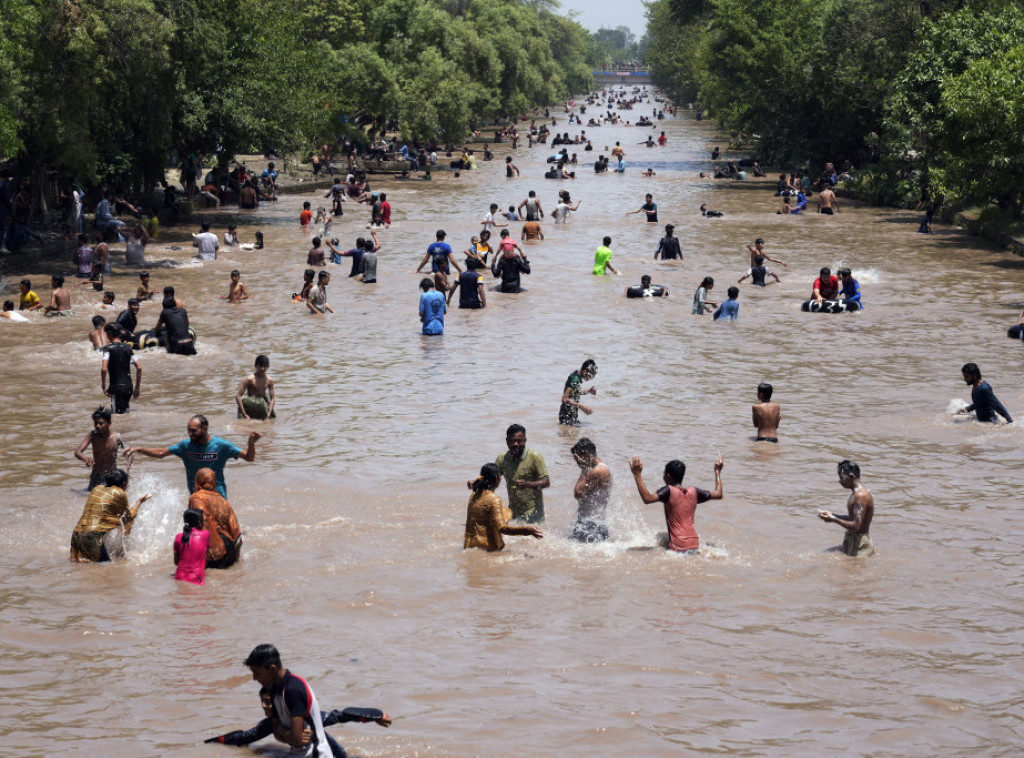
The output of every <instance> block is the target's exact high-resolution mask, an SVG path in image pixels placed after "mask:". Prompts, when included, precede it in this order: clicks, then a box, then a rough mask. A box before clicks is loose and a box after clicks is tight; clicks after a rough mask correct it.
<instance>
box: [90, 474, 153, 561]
mask: <svg viewBox="0 0 1024 758" xmlns="http://www.w3.org/2000/svg"><path fill="white" fill-rule="evenodd" d="M103 481H104V484H103V486H98V487H95V488H94V489H93V490H92V491H91V492H90V493H89V499H88V500H87V501H86V503H85V508H84V509H83V510H82V515H81V517H80V518H79V519H78V523H77V524H76V525H75V530H74V532H72V534H71V560H72V561H74V562H76V563H107V562H109V561H111V560H113V559H116V558H121V557H123V556H124V541H123V540H118V541H115V540H113V539H111V538H112V537H113V536H115V534H116V533H117V532H118V531H121V533H122V534H123V535H128V534H130V533H131V530H132V524H133V523H134V522H135V519H136V517H137V516H138V515H139V508H140V507H141V506H142V504H143V503H144V502H146V501H147V500H149V498H151V497H152V495H150V494H149V493H146V494H145V495H143V496H142V497H140V498H139V499H138V500H137V501H136V502H135V505H134V506H132V507H129V506H128V496H127V495H126V494H125V490H126V489H128V474H126V473H125V472H124V471H122V470H121V469H114V470H113V471H111V472H110V473H108V474H107V475H106V477H104V480H103ZM112 533H113V534H112Z"/></svg>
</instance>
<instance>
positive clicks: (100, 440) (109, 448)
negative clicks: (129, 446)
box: [75, 407, 131, 490]
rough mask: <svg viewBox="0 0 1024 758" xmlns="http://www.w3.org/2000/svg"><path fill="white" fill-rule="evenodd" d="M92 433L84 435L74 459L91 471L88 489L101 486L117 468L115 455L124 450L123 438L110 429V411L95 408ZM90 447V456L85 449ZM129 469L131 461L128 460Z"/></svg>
mask: <svg viewBox="0 0 1024 758" xmlns="http://www.w3.org/2000/svg"><path fill="white" fill-rule="evenodd" d="M92 427H93V428H92V431H91V432H89V433H88V434H87V435H85V439H84V440H82V444H81V445H79V446H78V449H77V450H76V451H75V457H76V458H77V459H78V460H80V461H82V462H83V463H84V464H85V465H86V466H88V467H89V468H91V469H92V472H91V473H90V474H89V489H90V490H91V489H93V488H94V487H98V486H100V485H101V484H103V482H104V479H105V478H106V476H107V474H109V473H110V472H111V471H113V470H114V469H115V468H117V454H118V451H119V450H123V449H124V448H125V444H124V438H123V437H121V435H120V434H119V433H118V432H114V431H111V429H110V411H108V410H107V409H106V408H102V407H101V408H97V409H96V410H94V411H93V412H92ZM90 446H91V447H92V456H91V457H90V456H87V455H86V454H85V449H86V448H88V447H90ZM128 467H129V468H130V467H131V459H130V458H129V459H128Z"/></svg>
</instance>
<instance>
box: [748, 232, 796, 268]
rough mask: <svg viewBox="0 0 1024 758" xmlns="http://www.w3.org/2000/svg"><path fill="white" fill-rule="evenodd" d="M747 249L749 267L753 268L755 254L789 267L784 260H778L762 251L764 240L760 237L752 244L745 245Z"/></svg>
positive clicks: (755, 259) (755, 261)
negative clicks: (748, 252)
mask: <svg viewBox="0 0 1024 758" xmlns="http://www.w3.org/2000/svg"><path fill="white" fill-rule="evenodd" d="M747 250H749V251H750V268H753V267H754V266H756V265H757V256H759V255H760V256H761V257H762V258H764V259H765V260H766V261H771V262H772V263H778V264H779V265H780V266H786V267H787V268H788V267H789V264H788V263H786V262H785V261H780V260H779V259H778V258H772V257H771V256H770V255H768V253H766V252H765V251H764V240H763V239H761V238H760V237H758V238H757V239H756V240H754V244H753V245H747ZM762 262H763V261H762Z"/></svg>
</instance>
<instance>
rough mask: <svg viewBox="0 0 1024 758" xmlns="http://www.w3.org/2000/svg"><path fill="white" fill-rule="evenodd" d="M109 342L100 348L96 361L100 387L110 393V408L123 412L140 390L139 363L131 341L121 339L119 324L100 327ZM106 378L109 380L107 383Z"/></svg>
mask: <svg viewBox="0 0 1024 758" xmlns="http://www.w3.org/2000/svg"><path fill="white" fill-rule="evenodd" d="M104 330H105V331H106V334H107V337H108V338H109V340H110V343H109V344H108V345H107V347H106V349H105V350H104V351H103V361H102V363H101V364H100V389H101V390H102V391H103V393H104V394H105V395H107V396H109V397H110V410H111V411H113V412H114V413H118V414H120V413H127V412H128V406H129V404H130V403H131V401H132V400H133V399H135V400H138V399H139V396H140V395H141V394H142V365H141V364H140V363H139V359H138V357H137V356H136V355H135V353H134V351H132V348H131V345H126V344H125V343H124V342H122V339H123V338H124V336H125V334H124V331H123V330H122V329H121V325H120V324H107V325H106V326H105V327H104ZM132 366H134V367H135V384H134V385H133V384H132ZM108 379H109V384H108Z"/></svg>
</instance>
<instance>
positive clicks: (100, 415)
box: [92, 405, 110, 421]
mask: <svg viewBox="0 0 1024 758" xmlns="http://www.w3.org/2000/svg"><path fill="white" fill-rule="evenodd" d="M97 419H103V420H104V421H110V409H109V408H107V407H106V406H103V405H101V406H100V407H99V408H97V409H96V410H94V411H93V412H92V420H93V421H96V420H97Z"/></svg>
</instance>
